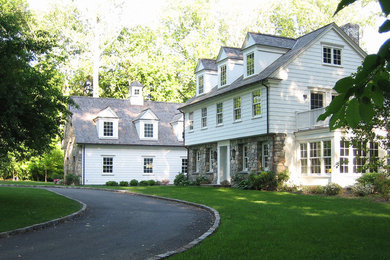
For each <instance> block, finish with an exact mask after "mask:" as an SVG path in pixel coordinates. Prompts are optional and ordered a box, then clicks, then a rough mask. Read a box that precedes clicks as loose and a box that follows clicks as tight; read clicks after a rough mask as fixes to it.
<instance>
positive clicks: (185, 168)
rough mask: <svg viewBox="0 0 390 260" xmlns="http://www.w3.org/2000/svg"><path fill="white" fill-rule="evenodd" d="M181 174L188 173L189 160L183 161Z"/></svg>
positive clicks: (183, 159) (184, 159)
mask: <svg viewBox="0 0 390 260" xmlns="http://www.w3.org/2000/svg"><path fill="white" fill-rule="evenodd" d="M181 172H182V173H187V172H188V159H187V158H182V159H181Z"/></svg>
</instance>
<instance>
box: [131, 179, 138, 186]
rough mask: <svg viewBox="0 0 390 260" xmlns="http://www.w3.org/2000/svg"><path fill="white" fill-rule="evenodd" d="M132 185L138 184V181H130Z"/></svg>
mask: <svg viewBox="0 0 390 260" xmlns="http://www.w3.org/2000/svg"><path fill="white" fill-rule="evenodd" d="M130 186H138V181H137V180H135V179H133V180H131V181H130Z"/></svg>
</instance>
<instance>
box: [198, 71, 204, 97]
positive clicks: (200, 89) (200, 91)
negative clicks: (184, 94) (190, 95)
mask: <svg viewBox="0 0 390 260" xmlns="http://www.w3.org/2000/svg"><path fill="white" fill-rule="evenodd" d="M203 91H204V77H203V75H201V76H199V77H198V94H203Z"/></svg>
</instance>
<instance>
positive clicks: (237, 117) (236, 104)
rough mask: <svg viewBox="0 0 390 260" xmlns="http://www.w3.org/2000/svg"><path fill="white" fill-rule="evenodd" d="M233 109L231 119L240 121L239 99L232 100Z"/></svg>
mask: <svg viewBox="0 0 390 260" xmlns="http://www.w3.org/2000/svg"><path fill="white" fill-rule="evenodd" d="M233 104H234V109H233V118H234V120H235V121H236V120H241V97H237V98H235V99H233Z"/></svg>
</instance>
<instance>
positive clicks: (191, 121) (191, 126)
mask: <svg viewBox="0 0 390 260" xmlns="http://www.w3.org/2000/svg"><path fill="white" fill-rule="evenodd" d="M188 128H189V129H190V131H192V130H194V112H190V113H188Z"/></svg>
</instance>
